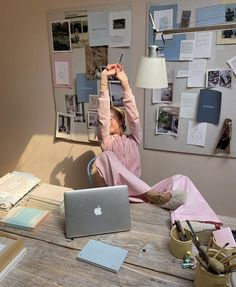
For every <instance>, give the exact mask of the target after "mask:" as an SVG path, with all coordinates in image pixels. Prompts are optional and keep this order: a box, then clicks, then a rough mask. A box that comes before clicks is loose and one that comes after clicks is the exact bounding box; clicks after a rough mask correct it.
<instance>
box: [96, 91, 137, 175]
mask: <svg viewBox="0 0 236 287" xmlns="http://www.w3.org/2000/svg"><path fill="white" fill-rule="evenodd" d="M123 95H124V98H123V103H124V107H125V114H126V123H127V124H128V127H129V129H130V134H129V135H125V134H124V135H122V136H119V135H110V97H109V93H108V91H106V92H104V93H103V92H101V95H100V97H99V108H98V116H99V140H100V142H101V147H102V150H103V151H111V152H113V153H114V154H115V155H116V157H117V158H118V159H119V161H120V162H121V163H122V164H123V165H124V166H125V167H126V168H127V169H128V170H129V171H130V172H132V173H133V174H134V175H136V176H138V177H140V175H141V165H140V153H139V147H140V143H141V139H142V129H141V125H140V121H139V114H138V110H137V107H136V104H135V98H134V96H133V94H132V91H131V90H129V91H127V92H124V93H123Z"/></svg>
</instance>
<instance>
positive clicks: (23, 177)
mask: <svg viewBox="0 0 236 287" xmlns="http://www.w3.org/2000/svg"><path fill="white" fill-rule="evenodd" d="M39 182H40V179H39V178H37V177H35V176H34V175H32V174H30V173H26V172H17V171H13V172H12V173H8V174H6V175H5V176H3V177H1V178H0V209H2V210H5V211H6V210H9V209H11V208H12V207H13V206H15V205H16V204H17V203H18V202H19V201H20V200H21V199H22V198H23V197H24V196H25V195H26V194H27V193H28V192H30V190H32V188H34V187H35V186H36V185H38V184H39Z"/></svg>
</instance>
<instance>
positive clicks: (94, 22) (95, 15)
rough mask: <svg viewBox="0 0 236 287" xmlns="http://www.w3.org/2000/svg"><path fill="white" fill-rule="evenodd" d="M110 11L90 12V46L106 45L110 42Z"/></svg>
mask: <svg viewBox="0 0 236 287" xmlns="http://www.w3.org/2000/svg"><path fill="white" fill-rule="evenodd" d="M108 23H109V21H108V12H106V11H96V12H88V34H89V46H90V47H95V46H105V45H108V43H109V24H108Z"/></svg>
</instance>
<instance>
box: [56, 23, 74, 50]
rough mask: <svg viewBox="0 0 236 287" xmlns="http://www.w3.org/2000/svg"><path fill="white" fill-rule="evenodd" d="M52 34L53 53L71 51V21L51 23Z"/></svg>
mask: <svg viewBox="0 0 236 287" xmlns="http://www.w3.org/2000/svg"><path fill="white" fill-rule="evenodd" d="M51 32H52V51H53V52H69V51H71V41H70V23H69V21H66V20H63V21H53V22H51Z"/></svg>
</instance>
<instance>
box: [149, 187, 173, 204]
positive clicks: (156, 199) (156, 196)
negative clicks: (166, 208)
mask: <svg viewBox="0 0 236 287" xmlns="http://www.w3.org/2000/svg"><path fill="white" fill-rule="evenodd" d="M144 197H145V198H146V199H147V200H148V201H150V202H152V203H154V204H157V205H162V204H165V203H167V202H169V201H170V200H171V198H172V194H171V193H170V192H169V191H165V192H157V191H155V190H152V189H151V190H149V191H147V192H146V193H145V194H144Z"/></svg>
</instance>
